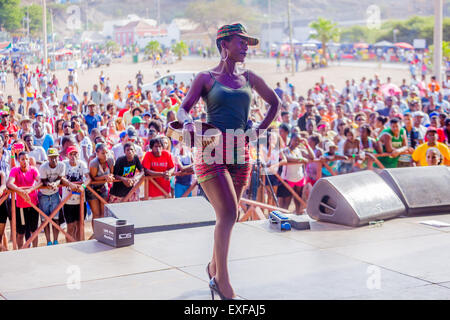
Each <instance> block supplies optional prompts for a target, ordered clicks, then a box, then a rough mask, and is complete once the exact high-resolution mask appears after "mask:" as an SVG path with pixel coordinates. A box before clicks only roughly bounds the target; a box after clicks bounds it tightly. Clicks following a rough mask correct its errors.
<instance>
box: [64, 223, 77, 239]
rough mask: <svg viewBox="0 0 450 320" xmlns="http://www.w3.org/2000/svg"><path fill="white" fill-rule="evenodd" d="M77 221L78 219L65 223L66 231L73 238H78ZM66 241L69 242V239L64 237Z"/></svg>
mask: <svg viewBox="0 0 450 320" xmlns="http://www.w3.org/2000/svg"><path fill="white" fill-rule="evenodd" d="M77 223H78V221H75V222H71V223H68V224H67V233H68V234H69V235H70V236H72V238H74V239H75V240H78V236H77ZM66 242H70V240H69V239H68V238H67V237H66Z"/></svg>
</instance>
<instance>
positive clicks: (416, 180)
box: [380, 166, 450, 216]
mask: <svg viewBox="0 0 450 320" xmlns="http://www.w3.org/2000/svg"><path fill="white" fill-rule="evenodd" d="M380 176H381V177H382V178H383V179H384V180H385V181H386V182H387V183H388V184H389V185H390V186H391V188H392V189H393V190H394V191H395V192H396V193H397V195H398V196H399V197H400V199H401V200H402V201H403V203H404V205H405V207H406V214H407V215H408V216H412V215H420V214H438V213H450V171H449V170H448V168H447V167H445V166H432V167H412V168H395V169H384V170H383V171H381V172H380Z"/></svg>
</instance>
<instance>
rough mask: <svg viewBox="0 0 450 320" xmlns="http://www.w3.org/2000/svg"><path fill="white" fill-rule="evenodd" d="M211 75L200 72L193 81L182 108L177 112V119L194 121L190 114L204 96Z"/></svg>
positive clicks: (182, 121)
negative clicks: (204, 88) (204, 89)
mask: <svg viewBox="0 0 450 320" xmlns="http://www.w3.org/2000/svg"><path fill="white" fill-rule="evenodd" d="M210 78H211V77H210V75H209V74H208V73H206V72H200V73H199V74H197V76H196V77H195V79H194V80H193V81H192V85H191V88H190V89H189V91H188V93H187V95H186V97H185V98H184V99H183V102H182V103H181V106H180V108H179V109H178V112H177V119H178V121H180V122H181V123H184V122H185V121H186V120H187V121H188V122H192V117H191V116H190V115H189V112H190V111H191V109H192V107H193V106H194V105H195V104H196V103H197V102H198V100H199V99H200V97H201V96H202V92H203V87H204V84H205V83H206V82H207V81H208V80H209V79H210Z"/></svg>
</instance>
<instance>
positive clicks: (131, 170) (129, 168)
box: [110, 156, 142, 197]
mask: <svg viewBox="0 0 450 320" xmlns="http://www.w3.org/2000/svg"><path fill="white" fill-rule="evenodd" d="M136 169H137V170H139V171H142V164H141V161H140V160H139V158H138V156H134V158H133V160H132V161H128V160H127V157H126V156H122V157H119V158H118V159H117V161H116V164H115V165H114V175H117V176H121V177H125V178H132V177H134V176H135V174H136ZM131 189H132V187H126V186H125V185H124V184H123V182H114V184H113V186H112V188H111V190H110V193H111V194H112V195H114V196H116V197H125V196H126V195H127V194H128V192H129V191H130V190H131Z"/></svg>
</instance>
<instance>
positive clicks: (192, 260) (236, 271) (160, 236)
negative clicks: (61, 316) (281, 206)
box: [0, 214, 450, 300]
mask: <svg viewBox="0 0 450 320" xmlns="http://www.w3.org/2000/svg"><path fill="white" fill-rule="evenodd" d="M423 220H438V221H442V222H447V223H450V214H448V215H437V216H426V217H414V218H397V219H394V220H390V221H385V222H384V224H383V225H382V226H380V227H369V226H367V227H361V228H350V227H344V226H339V225H334V224H329V223H321V222H315V221H314V222H312V223H311V230H303V231H297V230H292V231H288V232H285V233H279V232H276V231H274V230H272V229H270V228H269V226H268V222H267V221H254V222H246V223H238V224H237V225H236V227H235V229H234V230H233V235H232V243H231V248H230V254H229V259H230V263H229V268H230V274H231V280H232V283H233V285H234V288H235V291H236V293H238V294H239V296H241V297H242V298H244V299H252V300H253V299H275V300H277V299H450V268H449V266H450V250H449V247H450V228H449V227H444V228H437V227H431V226H426V225H422V224H419V223H418V222H419V221H423ZM213 230H214V226H206V227H198V228H191V229H181V230H172V231H164V232H157V233H151V234H140V235H136V236H135V244H134V246H130V247H125V248H120V249H115V248H111V247H108V246H106V245H103V244H101V243H99V242H97V241H96V240H90V241H83V242H78V243H72V244H62V245H57V246H51V247H39V248H35V249H28V250H22V251H20V252H13V251H9V252H3V253H0V270H1V271H0V299H50V300H55V299H56V300H58V299H121V300H126V299H163V300H165V299H194V300H204V299H210V292H209V288H208V282H207V275H206V272H205V266H206V264H207V262H208V260H209V258H210V254H211V251H212V240H213ZM78 280H80V281H79V282H78Z"/></svg>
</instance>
